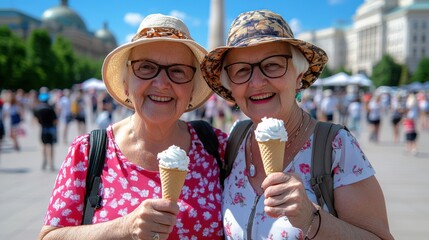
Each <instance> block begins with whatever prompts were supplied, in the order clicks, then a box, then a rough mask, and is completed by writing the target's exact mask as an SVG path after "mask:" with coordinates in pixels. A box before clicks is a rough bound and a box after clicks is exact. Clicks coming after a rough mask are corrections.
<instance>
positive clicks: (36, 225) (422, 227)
mask: <svg viewBox="0 0 429 240" xmlns="http://www.w3.org/2000/svg"><path fill="white" fill-rule="evenodd" d="M384 123H385V124H383V128H382V131H381V141H380V143H378V144H375V143H371V142H368V141H367V139H368V132H367V128H366V126H365V125H366V124H363V125H364V126H363V129H362V133H361V137H360V138H359V142H360V144H361V147H362V148H363V149H364V151H365V153H366V155H367V157H368V158H369V160H370V161H371V163H372V165H373V166H374V168H375V170H376V171H377V174H376V176H377V178H378V180H379V182H380V184H381V187H382V188H383V191H384V195H385V198H386V203H387V210H388V217H389V224H390V228H391V232H392V234H393V235H394V237H395V238H396V239H404V240H408V239H422V240H423V239H428V238H429V237H428V236H429V227H428V226H429V217H428V216H429V206H428V203H429V177H428V172H429V145H428V142H429V132H428V131H426V132H420V135H419V141H418V148H419V151H418V154H417V156H413V155H410V154H406V153H405V151H404V149H405V146H404V143H403V142H402V143H398V144H394V143H393V141H392V139H393V138H392V134H391V128H390V125H389V124H387V123H388V122H387V119H386V120H385V122H384ZM25 129H26V130H27V135H26V136H25V137H22V138H21V139H20V141H21V147H22V149H21V151H20V152H16V151H14V150H12V148H11V143H10V141H9V140H7V139H6V141H4V143H3V146H2V149H1V152H0V239H5V240H6V239H7V240H15V239H16V240H27V239H36V238H37V235H38V233H39V231H40V228H41V226H42V224H43V218H44V215H45V212H46V208H47V204H48V201H49V197H50V194H51V191H52V187H53V184H54V181H55V177H56V172H51V171H49V170H48V171H42V170H41V164H42V154H41V146H40V144H39V135H38V134H39V128H38V125H37V124H36V123H35V122H32V121H31V118H30V117H28V118H27V122H26V124H25ZM90 129H91V127H90V128H89V129H88V130H90ZM76 132H77V130H76V126H75V125H74V124H73V123H72V125H71V126H70V131H69V140H70V141H71V139H72V137H73V136H75V135H76ZM59 139H61V138H59ZM67 149H68V145H64V144H62V143H59V144H57V145H56V149H55V152H56V167H57V168H58V167H59V166H60V164H61V162H62V160H63V159H64V158H65V155H66V153H67Z"/></svg>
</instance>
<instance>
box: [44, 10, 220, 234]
mask: <svg viewBox="0 0 429 240" xmlns="http://www.w3.org/2000/svg"><path fill="white" fill-rule="evenodd" d="M206 53H207V51H206V50H205V49H204V48H203V47H201V46H200V45H199V44H197V43H196V42H195V41H194V40H193V39H192V38H191V36H190V34H189V31H188V28H187V27H186V25H185V24H184V23H183V22H182V21H181V20H180V19H178V18H175V17H171V16H166V15H162V14H152V15H149V16H147V17H146V18H145V19H144V20H143V21H142V22H141V24H140V27H139V29H138V31H137V33H136V34H135V36H134V38H133V39H132V40H131V42H128V43H125V44H123V45H122V46H119V47H118V48H116V49H114V50H113V51H112V52H111V53H109V54H108V55H107V57H106V58H105V60H104V63H103V67H102V76H103V80H104V83H105V85H106V89H107V91H108V93H109V94H110V95H111V96H112V97H113V98H114V99H115V100H116V101H117V102H118V103H120V104H122V105H123V106H125V107H127V108H129V109H132V110H133V112H134V113H133V114H132V115H131V116H130V117H127V118H125V119H123V120H120V121H119V122H116V123H114V124H113V125H110V126H109V127H108V128H107V142H108V147H107V151H106V160H105V165H104V169H103V172H102V174H101V191H102V201H101V207H100V208H98V209H96V210H95V214H94V217H93V221H92V223H93V224H92V225H86V226H80V225H81V223H82V215H83V213H82V206H83V204H84V203H83V199H84V195H85V186H84V185H85V178H86V172H87V167H88V151H89V138H88V134H86V135H83V136H79V137H77V138H76V139H75V140H74V141H73V143H72V145H71V147H70V150H69V153H68V155H67V157H66V160H65V162H64V164H63V166H62V167H61V170H60V172H59V174H58V177H57V181H56V183H55V187H54V190H53V193H52V197H51V200H50V203H49V207H48V212H47V214H46V218H45V222H44V227H43V228H42V231H41V233H40V236H39V238H40V239H76V238H80V237H81V236H88V239H89V238H91V239H155V240H158V239H221V238H222V237H223V228H222V223H221V221H222V216H221V194H222V190H221V189H222V188H221V185H220V179H219V167H218V165H217V161H216V160H215V159H214V157H213V156H211V155H210V154H209V153H207V151H205V150H204V146H203V144H202V142H201V140H200V139H199V138H198V136H197V134H196V131H195V129H194V128H193V127H192V126H191V125H190V123H188V122H184V121H182V120H180V119H179V118H180V117H181V116H182V114H183V113H184V112H188V111H192V110H194V109H196V108H198V107H200V106H201V105H202V104H203V103H204V102H205V101H206V100H207V99H208V98H209V97H210V96H211V95H212V94H213V91H212V90H211V89H210V88H209V87H208V85H207V83H206V82H205V81H204V80H203V78H202V74H201V69H200V68H199V66H200V63H201V62H202V60H203V59H204V57H205V55H206ZM213 130H214V132H215V134H216V135H217V138H218V141H219V153H220V155H221V156H222V157H223V155H224V149H225V146H226V139H227V134H226V133H223V132H221V131H220V130H219V129H213ZM171 145H175V146H178V147H180V148H181V149H183V150H185V151H186V152H187V154H188V156H189V158H190V164H189V166H188V168H189V172H188V174H187V176H186V180H185V183H184V186H183V189H182V191H181V195H180V197H179V200H178V202H176V201H174V202H173V201H171V200H166V199H162V192H161V183H160V175H159V169H158V160H157V154H158V153H160V152H162V151H164V150H166V149H167V148H169V147H170V146H171ZM89 236H90V237H89ZM84 238H86V237H84Z"/></svg>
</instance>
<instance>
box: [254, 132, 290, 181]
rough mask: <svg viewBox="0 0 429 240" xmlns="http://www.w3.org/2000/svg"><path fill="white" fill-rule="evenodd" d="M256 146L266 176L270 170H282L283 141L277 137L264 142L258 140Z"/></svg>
mask: <svg viewBox="0 0 429 240" xmlns="http://www.w3.org/2000/svg"><path fill="white" fill-rule="evenodd" d="M258 146H259V150H260V151H261V157H262V162H263V163H264V169H265V173H266V174H267V176H268V174H270V173H272V172H282V171H283V155H284V152H285V142H283V141H280V140H279V139H272V140H268V141H265V142H258Z"/></svg>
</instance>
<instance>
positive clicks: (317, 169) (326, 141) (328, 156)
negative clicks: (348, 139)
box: [310, 122, 344, 216]
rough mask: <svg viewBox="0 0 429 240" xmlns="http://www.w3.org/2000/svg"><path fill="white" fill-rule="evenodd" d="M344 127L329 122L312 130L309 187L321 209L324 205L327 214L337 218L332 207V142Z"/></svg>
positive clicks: (319, 123)
mask: <svg viewBox="0 0 429 240" xmlns="http://www.w3.org/2000/svg"><path fill="white" fill-rule="evenodd" d="M340 129H344V126H342V125H339V124H333V123H329V122H318V123H317V125H316V128H315V129H314V137H313V152H312V159H311V180H310V181H311V187H312V188H313V191H314V193H315V194H316V197H317V202H318V203H319V205H320V206H321V207H323V205H324V204H326V206H327V207H328V209H329V212H330V213H331V214H332V215H334V216H337V212H336V211H335V207H334V182H333V180H334V179H333V173H332V142H333V141H334V138H335V136H336V135H337V132H338V131H339V130H340Z"/></svg>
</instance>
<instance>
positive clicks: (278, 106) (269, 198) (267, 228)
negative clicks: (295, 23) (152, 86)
mask: <svg viewBox="0 0 429 240" xmlns="http://www.w3.org/2000/svg"><path fill="white" fill-rule="evenodd" d="M327 61H328V57H327V55H326V53H325V52H324V51H323V50H322V49H321V48H319V47H317V46H315V45H313V44H311V43H308V42H305V41H302V40H299V39H296V38H294V35H293V33H292V31H291V29H290V27H289V26H288V24H287V23H286V21H285V20H284V19H283V18H282V17H281V16H279V15H278V14H276V13H273V12H271V11H267V10H259V11H250V12H245V13H242V14H240V15H239V16H238V17H237V18H236V19H235V20H234V21H233V23H232V25H231V27H230V30H229V36H228V39H227V44H226V46H223V47H219V48H216V49H214V50H213V51H211V52H210V53H209V54H208V55H207V56H206V58H205V60H204V61H203V63H202V64H201V69H202V73H203V77H204V78H205V80H206V81H207V83H208V84H209V86H210V87H211V88H212V89H213V91H214V92H216V93H217V94H218V95H219V96H221V97H223V98H224V99H226V100H227V101H230V102H232V103H235V104H237V105H238V106H239V107H240V109H241V110H242V111H243V113H244V114H246V115H247V116H248V117H249V118H250V119H251V122H252V125H251V127H250V128H249V130H248V132H247V133H245V134H246V137H245V138H244V140H243V141H242V143H241V145H240V147H239V148H238V153H237V156H236V158H235V159H234V160H233V161H234V164H233V165H232V170H231V173H230V174H229V176H228V177H227V178H226V179H225V182H224V186H225V188H224V192H223V203H222V208H223V209H222V210H223V224H224V230H225V235H226V238H227V239H379V238H381V239H392V238H393V237H392V236H391V234H390V232H389V226H388V220H387V214H386V206H385V201H384V197H383V193H382V190H381V188H380V186H379V184H378V182H377V180H376V178H375V177H374V174H375V172H374V170H373V168H372V167H371V165H370V163H369V162H368V160H367V158H366V156H365V155H364V153H363V152H362V150H361V149H360V147H359V145H358V144H357V142H356V139H355V138H354V137H353V136H352V135H351V134H350V133H349V132H348V131H346V130H344V129H340V130H339V131H338V132H337V134H336V136H335V138H334V140H333V141H332V142H330V143H328V144H330V145H332V147H333V150H332V160H333V161H332V167H331V169H332V175H333V188H334V190H333V195H334V198H335V201H334V207H333V208H334V209H333V211H330V212H334V214H333V215H332V214H330V213H329V212H328V208H327V207H326V204H324V203H323V201H320V203H319V201H318V199H317V197H316V194H315V190H313V188H312V184H311V182H312V181H311V169H312V168H311V167H312V150H313V142H312V140H313V137H314V134H313V133H314V132H315V131H316V130H315V129H318V128H319V127H318V126H319V125H318V122H317V120H315V119H313V118H311V117H310V115H309V114H307V113H306V112H304V111H303V110H302V109H301V108H300V107H299V105H298V104H297V100H299V95H300V91H301V90H303V89H306V88H308V87H309V86H310V85H311V84H312V83H313V82H314V81H315V80H316V79H317V78H318V76H319V75H320V73H321V72H322V70H323V67H324V66H325V64H326V63H327ZM264 117H267V118H275V119H279V120H282V121H283V122H284V126H285V129H286V132H287V136H288V137H286V138H287V139H286V143H285V150H284V152H281V154H282V157H281V159H277V160H278V161H281V163H280V165H281V166H282V170H280V171H278V172H274V173H270V174H268V176H267V174H266V173H265V172H264V166H263V162H262V159H261V153H260V150H259V148H258V143H257V141H256V140H255V136H254V135H256V134H254V130H255V128H256V126H257V125H258V123H260V122H261V121H262V118H264ZM227 151H228V150H227ZM229 161H231V160H229ZM335 212H336V216H338V217H335V216H334V215H335Z"/></svg>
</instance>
